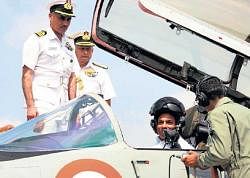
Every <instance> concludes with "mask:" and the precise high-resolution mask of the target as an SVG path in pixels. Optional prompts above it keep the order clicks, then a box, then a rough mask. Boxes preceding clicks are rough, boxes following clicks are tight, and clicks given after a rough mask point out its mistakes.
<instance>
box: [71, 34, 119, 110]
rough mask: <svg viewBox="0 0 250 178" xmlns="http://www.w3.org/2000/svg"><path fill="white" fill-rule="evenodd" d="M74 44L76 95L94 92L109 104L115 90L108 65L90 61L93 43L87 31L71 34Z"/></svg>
mask: <svg viewBox="0 0 250 178" xmlns="http://www.w3.org/2000/svg"><path fill="white" fill-rule="evenodd" d="M72 38H74V44H75V54H76V57H77V60H78V63H79V66H78V67H77V68H76V69H75V73H76V81H77V96H81V95H83V94H85V93H89V92H91V93H95V94H98V95H100V96H102V97H103V99H104V100H106V102H107V103H108V104H109V105H111V99H112V98H113V97H115V95H116V94H115V91H114V88H113V85H112V82H111V80H110V77H109V75H108V73H107V69H108V67H107V66H105V65H100V64H97V63H95V62H90V60H91V57H92V54H93V50H94V49H93V47H94V43H93V41H92V39H91V37H90V35H89V32H87V31H85V32H83V33H81V32H80V33H77V34H74V35H73V36H72Z"/></svg>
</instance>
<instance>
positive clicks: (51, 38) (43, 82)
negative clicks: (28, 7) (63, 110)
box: [22, 1, 76, 120]
mask: <svg viewBox="0 0 250 178" xmlns="http://www.w3.org/2000/svg"><path fill="white" fill-rule="evenodd" d="M71 17H74V14H73V7H72V5H71V4H70V3H69V2H66V3H65V1H56V2H54V3H53V4H51V6H50V12H49V20H50V27H49V28H47V30H42V31H40V32H37V33H34V34H33V35H31V36H30V37H29V38H28V39H27V40H26V41H25V43H24V47H23V72H22V87H23V93H24V97H25V101H26V105H27V119H28V120H29V119H32V118H34V117H36V116H38V115H40V114H43V113H47V112H49V111H51V110H52V109H54V108H56V107H58V106H59V105H61V104H64V103H65V102H66V101H68V100H69V99H73V98H75V96H76V78H75V74H74V68H73V67H74V50H73V48H72V46H71V44H70V43H73V41H72V40H70V39H68V38H67V37H66V36H65V32H66V31H67V29H68V27H69V25H70V22H71ZM71 41H72V42H71Z"/></svg>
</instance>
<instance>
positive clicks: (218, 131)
mask: <svg viewBox="0 0 250 178" xmlns="http://www.w3.org/2000/svg"><path fill="white" fill-rule="evenodd" d="M208 122H209V125H210V135H209V137H208V150H207V151H205V152H204V153H201V154H200V156H199V159H198V165H199V166H200V167H203V168H208V167H211V166H221V167H222V168H223V169H224V170H225V171H227V173H228V175H229V177H230V178H250V139H249V138H250V110H249V109H248V108H246V107H244V106H242V105H240V104H237V103H234V102H233V101H232V100H230V99H229V98H227V97H223V98H221V99H220V100H219V102H218V103H217V105H216V107H215V108H214V109H213V110H212V111H210V112H209V113H208Z"/></svg>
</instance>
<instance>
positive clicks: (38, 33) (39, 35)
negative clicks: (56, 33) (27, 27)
mask: <svg viewBox="0 0 250 178" xmlns="http://www.w3.org/2000/svg"><path fill="white" fill-rule="evenodd" d="M35 34H36V35H37V36H38V37H42V36H45V35H46V34H47V32H46V31H45V30H41V31H40V32H36V33H35Z"/></svg>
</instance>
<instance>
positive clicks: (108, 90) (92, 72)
mask: <svg viewBox="0 0 250 178" xmlns="http://www.w3.org/2000/svg"><path fill="white" fill-rule="evenodd" d="M75 73H76V80H77V92H76V93H77V96H82V95H83V94H86V93H95V94H98V95H101V96H102V97H103V99H104V100H109V99H111V98H113V97H115V95H116V94H115V91H114V88H113V85H112V83H111V80H110V78H109V75H108V73H107V72H106V69H104V68H103V67H100V66H97V65H94V64H93V63H90V62H89V63H88V64H87V65H86V66H84V67H83V68H80V67H79V65H78V66H77V68H76V72H75Z"/></svg>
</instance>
